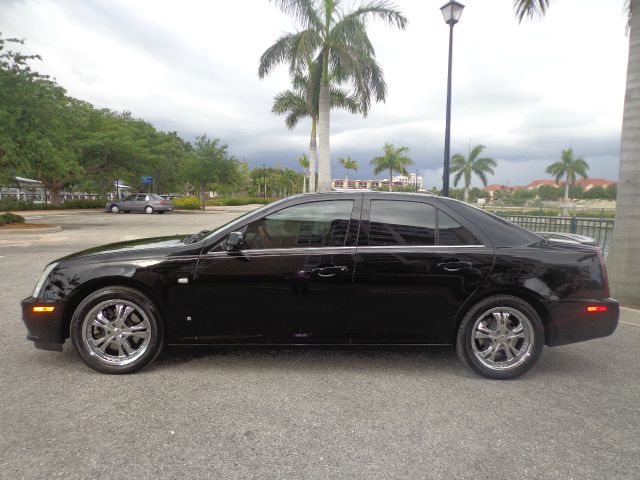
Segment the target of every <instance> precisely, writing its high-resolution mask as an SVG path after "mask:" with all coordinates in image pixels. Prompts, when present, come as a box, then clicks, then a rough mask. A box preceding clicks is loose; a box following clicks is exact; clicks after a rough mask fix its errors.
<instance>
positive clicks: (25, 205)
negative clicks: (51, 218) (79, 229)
mask: <svg viewBox="0 0 640 480" xmlns="http://www.w3.org/2000/svg"><path fill="white" fill-rule="evenodd" d="M104 204H105V200H102V199H98V200H67V201H66V202H63V203H61V204H60V205H53V204H51V203H47V204H44V203H33V202H25V201H24V200H16V199H14V198H3V199H1V200H0V211H8V210H66V209H70V208H104Z"/></svg>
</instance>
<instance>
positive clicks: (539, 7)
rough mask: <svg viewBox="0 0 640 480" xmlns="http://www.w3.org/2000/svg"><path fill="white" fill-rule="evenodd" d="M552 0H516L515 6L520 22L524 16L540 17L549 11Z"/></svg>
mask: <svg viewBox="0 0 640 480" xmlns="http://www.w3.org/2000/svg"><path fill="white" fill-rule="evenodd" d="M550 3H551V0H514V1H513V8H514V10H515V13H516V18H517V19H518V22H522V20H523V19H524V17H529V18H538V17H542V16H544V14H545V13H547V9H548V8H549V4H550Z"/></svg>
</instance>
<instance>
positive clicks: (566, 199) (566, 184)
mask: <svg viewBox="0 0 640 480" xmlns="http://www.w3.org/2000/svg"><path fill="white" fill-rule="evenodd" d="M568 203H569V172H567V178H565V182H564V199H562V216H563V217H567V216H568V215H569V208H568V207H567V204H568Z"/></svg>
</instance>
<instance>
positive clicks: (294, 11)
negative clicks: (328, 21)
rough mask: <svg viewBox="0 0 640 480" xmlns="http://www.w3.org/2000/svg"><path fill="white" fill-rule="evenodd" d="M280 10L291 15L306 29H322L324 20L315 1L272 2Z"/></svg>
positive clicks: (289, 0)
mask: <svg viewBox="0 0 640 480" xmlns="http://www.w3.org/2000/svg"><path fill="white" fill-rule="evenodd" d="M271 1H272V2H273V3H275V4H276V5H277V6H278V7H279V8H280V10H282V11H283V12H284V13H286V14H287V15H291V16H292V17H293V18H295V19H296V20H297V21H298V22H299V23H300V24H301V25H303V26H304V27H305V28H312V29H314V30H321V29H322V24H323V23H322V18H321V16H320V13H319V12H318V11H317V10H316V2H314V0H271Z"/></svg>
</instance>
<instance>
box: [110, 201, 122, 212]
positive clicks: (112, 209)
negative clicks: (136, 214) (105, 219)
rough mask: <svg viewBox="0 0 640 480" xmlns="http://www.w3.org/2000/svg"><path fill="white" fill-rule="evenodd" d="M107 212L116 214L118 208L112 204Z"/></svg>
mask: <svg viewBox="0 0 640 480" xmlns="http://www.w3.org/2000/svg"><path fill="white" fill-rule="evenodd" d="M109 210H110V211H111V213H118V212H119V211H120V207H118V205H116V204H115V203H114V204H113V205H111V206H110V207H109Z"/></svg>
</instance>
